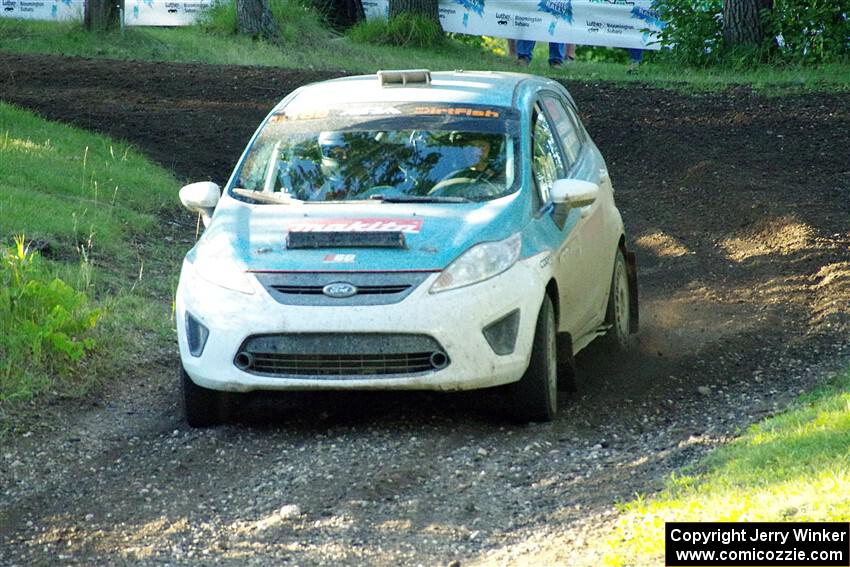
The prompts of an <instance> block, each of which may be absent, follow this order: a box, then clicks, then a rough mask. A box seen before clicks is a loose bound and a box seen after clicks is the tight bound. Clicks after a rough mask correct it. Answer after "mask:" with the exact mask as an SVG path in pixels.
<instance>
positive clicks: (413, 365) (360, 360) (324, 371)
mask: <svg viewBox="0 0 850 567" xmlns="http://www.w3.org/2000/svg"><path fill="white" fill-rule="evenodd" d="M252 370H253V371H254V372H257V373H259V374H277V375H281V374H290V375H297V376H305V375H306V376H342V375H349V376H369V375H380V374H411V373H416V372H427V371H429V370H434V365H433V364H432V363H431V353H430V352H416V353H409V354H406V353H405V354H371V355H370V354H364V355H345V354H322V355H312V356H310V355H303V354H301V355H299V354H273V353H258V354H255V355H254V364H253V366H252Z"/></svg>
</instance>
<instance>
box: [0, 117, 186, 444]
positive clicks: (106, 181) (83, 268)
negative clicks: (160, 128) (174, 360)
mask: <svg viewBox="0 0 850 567" xmlns="http://www.w3.org/2000/svg"><path fill="white" fill-rule="evenodd" d="M177 187H178V182H177V180H176V179H175V178H174V177H173V175H172V174H170V173H169V172H167V171H165V170H163V169H162V168H160V167H158V166H155V165H153V164H151V163H150V162H148V161H147V160H146V159H145V158H144V157H142V156H141V155H140V154H139V153H137V152H136V151H134V150H133V149H132V148H131V147H130V146H128V145H126V144H124V143H121V142H116V141H113V140H110V139H108V138H105V137H103V136H99V135H95V134H91V133H88V132H85V131H82V130H78V129H76V128H72V127H70V126H65V125H62V124H56V123H51V122H48V121H46V120H43V119H41V118H39V117H38V116H36V115H34V114H31V113H29V112H26V111H23V110H20V109H18V108H15V107H13V106H10V105H7V104H4V103H0V211H2V214H0V247H2V248H4V249H5V253H4V260H7V262H5V263H4V269H5V268H7V267H8V268H10V270H6V271H4V272H3V273H4V274H6V275H8V276H9V277H8V278H7V279H8V280H9V281H10V282H13V281H15V279H16V278H17V281H22V282H23V283H22V284H21V285H18V286H17V287H18V288H19V290H20V293H19V294H17V295H13V296H11V298H9V297H5V295H4V297H3V298H0V299H4V298H5V299H9V301H5V299H4V301H3V302H0V303H2V305H0V307H4V306H5V307H9V306H11V307H10V309H6V310H4V309H0V319H2V320H0V323H2V325H3V327H4V329H3V333H4V341H3V342H2V343H0V350H3V349H4V348H5V349H6V350H8V351H9V352H6V353H5V356H2V357H0V358H5V362H6V368H5V370H3V372H0V429H2V428H4V427H5V428H8V427H9V424H8V423H3V421H4V417H6V416H7V412H8V411H10V408H12V407H13V406H15V404H18V403H20V402H22V401H27V400H31V399H33V398H34V397H36V396H38V395H39V394H41V393H43V392H45V391H47V392H53V393H55V394H56V395H79V394H80V393H83V392H85V391H87V390H88V389H89V388H90V387H91V386H92V385H93V384H96V383H98V382H100V381H103V380H104V378H105V377H108V376H115V375H117V374H120V373H123V372H125V371H127V369H128V366H127V365H128V364H130V363H131V362H130V361H134V360H137V359H138V356H143V353H144V352H145V351H146V350H149V349H152V348H153V349H160V348H162V347H163V346H164V345H166V344H168V342H169V341H170V340H172V334H171V330H170V329H171V325H170V323H169V311H170V309H171V299H170V295H171V292H172V289H173V287H174V282H175V280H176V272H175V270H176V267H177V266H178V265H179V254H180V251H181V250H182V248H183V247H175V246H173V245H172V246H169V242H168V239H169V238H171V237H169V236H168V235H169V234H170V232H171V231H170V230H169V224H168V222H166V219H168V218H170V217H172V216H173V215H174V213H175V212H176V211H177V198H176V188H177ZM154 234H155V235H157V236H155V237H154V236H151V235H154ZM20 236H23V241H21V240H20ZM16 237H18V238H17V239H16ZM16 240H17V241H16ZM172 240H173V238H172ZM21 242H23V243H24V246H23V247H24V248H29V252H28V254H29V255H28V254H27V253H25V252H23V251H22V250H21V248H22V246H21ZM33 251H37V253H35V254H33ZM24 272H26V273H24ZM21 274H23V276H22V275H21ZM24 276H25V277H24ZM22 278H24V279H22ZM24 280H26V281H24ZM56 282H59V283H56ZM7 283H8V282H7ZM63 286H64V287H63ZM13 287H14V286H12V285H9V286H7V288H9V289H12V288H13ZM4 291H6V290H4ZM6 295H8V293H7V294H6ZM42 299H43V300H45V301H46V303H53V304H54V305H62V306H64V307H67V309H66V311H67V312H66V313H59V312H57V311H56V310H55V309H52V310H51V309H44V308H42V307H41V306H39V305H38V304H37V303H38V301H40V300H42ZM25 303H26V304H27V305H29V306H30V308H28V309H23V308H22V307H23V306H24V304H25ZM16 309H17V310H16ZM86 310H88V311H86ZM95 312H96V313H97V314H98V316H96V317H95V316H93V315H91V314H92V313H95ZM75 313H79V317H78V319H79V322H82V321H83V320H84V319H85V313H89V317H90V318H89V319H85V321H91V322H92V323H93V322H94V320H96V322H97V325H96V326H95V327H94V328H93V329H91V328H86V329H83V328H82V327H79V325H78V326H76V327H75V326H73V325H71V326H69V325H70V323H71V322H73V321H74V320H75V317H77V315H75ZM4 314H5V315H6V316H5V317H3V315H4ZM91 317H94V320H92V319H91ZM57 318H58V319H57ZM63 325H64V326H63ZM65 330H68V331H69V332H70V331H71V330H76V331H79V335H80V336H79V337H76V336H72V335H71V334H70V333H65ZM57 333H58V334H57ZM62 333H65V336H64V338H63V336H62ZM83 337H84V338H83ZM42 339H43V342H44V344H46V345H48V346H49V345H51V344H54V343H55V345H58V348H59V350H60V351H63V350H64V351H65V354H68V355H70V356H64V357H63V356H59V357H58V359H54V360H49V359H44V360H39V358H38V356H37V355H38V351H39V349H41V347H39V346H38V345H37V344H36V343H37V342H38V341H42ZM83 344H84V345H85V348H84V349H83V350H84V352H85V355H84V356H77V355H78V354H81V351H80V345H83ZM4 345H5V347H4ZM33 353H35V354H33ZM60 354H62V353H61V352H60ZM135 355H138V356H135ZM57 360H59V361H61V362H62V364H58V365H57V364H56V361H57ZM12 361H17V362H15V363H12ZM24 361H25V362H24Z"/></svg>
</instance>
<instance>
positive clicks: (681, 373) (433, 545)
mask: <svg viewBox="0 0 850 567" xmlns="http://www.w3.org/2000/svg"><path fill="white" fill-rule="evenodd" d="M333 75H334V74H333V73H316V72H294V71H282V70H276V69H261V68H236V67H217V66H198V65H175V64H160V63H157V64H148V63H137V62H106V61H92V60H81V59H63V58H57V57H33V56H16V55H3V54H0V99H2V100H4V101H7V102H11V103H14V104H17V105H20V106H23V107H27V108H30V109H33V110H35V111H37V112H39V113H40V114H42V115H43V116H45V117H47V118H50V119H53V120H61V121H65V122H69V123H73V124H76V125H78V126H81V127H83V128H87V129H91V130H97V131H100V132H104V133H107V134H111V135H113V136H116V137H119V138H124V139H127V140H129V141H131V142H132V143H134V144H135V145H136V146H137V147H138V148H139V149H140V150H142V151H143V152H145V153H147V154H148V155H149V156H150V157H152V158H153V159H155V160H156V161H158V162H160V163H162V164H163V165H165V166H167V167H171V168H173V169H174V170H175V171H176V172H177V173H178V175H179V176H181V177H184V178H186V179H187V180H200V179H207V178H211V179H213V180H215V181H218V182H223V181H224V180H225V179H226V177H227V175H228V174H229V169H230V168H231V167H232V165H233V164H234V162H235V160H236V158H237V157H238V155H239V153H240V152H241V150H242V147H243V146H244V144H245V143H246V141H247V140H248V138H249V136H250V135H251V133H252V132H253V130H254V128H255V126H256V124H257V123H258V122H259V120H260V119H261V118H262V116H264V115H265V113H266V112H267V111H268V110H269V108H270V107H271V105H272V104H274V103H275V102H277V101H278V100H279V99H280V98H281V97H282V96H283V95H284V94H285V93H287V92H289V91H290V90H292V89H293V88H295V87H296V86H298V85H299V84H302V83H304V82H307V81H312V80H318V79H322V78H327V77H330V76H333ZM568 86H569V88H570V90H571V92H572V93H573V94H574V96H575V98H576V100H577V102H578V104H579V106H580V108H581V110H582V114H583V118H584V120H585V122H586V125H587V127H588V130H589V131H590V132H591V135H592V136H593V137H594V139H595V140H596V142H597V143H598V145H599V146H600V148H601V149H602V151H603V153H604V154H605V156H606V158H607V160H608V163H609V167H610V170H611V176H612V179H613V180H614V184H615V187H616V188H617V199H618V202H619V205H620V208H621V210H622V211H623V216H624V218H625V221H626V226H627V231H628V233H629V237H630V241H631V245H632V247H633V248H634V249H635V250H636V252H637V254H638V262H639V277H640V282H641V293H642V301H643V303H642V313H641V317H642V323H643V329H642V331H641V333H640V335H639V336H638V344H637V346H636V348H635V350H634V352H633V353H632V355H631V356H630V357H629V358H628V359H623V360H610V359H605V358H604V357H601V356H599V353H596V352H594V350H593V349H592V348H591V349H589V350H588V352H586V353H583V354H582V356H581V357H580V360H579V361H578V362H579V366H580V377H579V392H578V393H577V394H575V395H571V396H567V395H565V396H564V398H563V399H562V400H561V401H562V405H563V407H564V408H565V409H564V410H563V412H562V413H561V415H560V416H559V418H558V419H557V420H556V421H555V422H554V423H552V424H546V425H536V426H528V427H514V426H511V425H509V424H506V423H504V422H503V421H501V420H500V419H499V417H498V416H497V415H496V414H494V413H493V412H491V411H490V410H488V409H487V404H485V403H482V400H484V401H486V399H485V398H482V397H481V396H438V395H433V394H405V395H398V394H381V395H376V394H369V395H345V396H342V395H333V396H304V397H298V398H289V399H277V398H274V399H255V400H252V402H251V403H250V404H247V405H246V407H245V409H244V411H243V412H242V413H243V415H242V421H241V422H240V423H239V424H237V425H235V426H230V427H222V428H219V429H215V430H211V431H191V430H188V429H187V428H186V427H185V426H184V425H183V424H182V422H181V418H180V414H179V410H178V405H177V403H176V400H177V388H176V381H175V380H174V378H173V373H172V372H171V369H170V368H169V367H170V365H171V363H173V362H174V360H176V354H175V355H174V360H166V361H164V362H162V363H152V364H150V365H147V366H145V367H144V368H142V369H140V371H139V372H138V374H137V375H134V376H128V377H126V379H122V380H120V381H119V385H118V386H116V387H115V388H114V389H112V390H110V391H108V392H106V393H105V396H104V397H103V398H102V399H101V400H97V401H93V400H90V401H88V402H84V403H81V404H77V405H73V404H72V405H70V406H69V407H67V408H63V409H61V410H60V414H61V415H62V416H63V422H62V423H61V425H57V427H56V430H55V431H52V432H48V433H43V432H39V433H36V434H34V435H29V436H25V435H20V436H16V437H13V438H10V439H9V440H8V441H7V442H6V446H4V447H3V448H2V451H0V542H2V543H0V563H2V564H4V565H6V564H8V565H16V564H18V565H53V564H55V563H56V562H57V561H58V562H60V563H63V564H85V565H91V564H96V565H116V564H128V565H131V564H132V565H138V564H151V565H158V564H162V563H174V564H196V565H240V566H241V565H246V564H256V565H266V564H269V563H271V562H275V563H277V564H293V565H295V564H298V565H339V564H350V565H362V564H372V565H400V564H411V565H413V564H420V563H421V564H427V565H438V564H447V563H449V562H452V561H459V562H460V563H461V564H463V565H468V564H502V563H510V564H523V563H525V564H530V565H531V564H541V563H548V564H557V565H577V564H589V565H592V564H595V563H596V562H597V559H598V558H595V556H594V553H595V548H596V546H595V545H594V543H595V542H597V543H598V542H600V541H603V540H604V539H605V537H606V532H605V530H606V529H607V528H606V526H608V525H609V521H610V519H611V518H612V517H613V511H612V510H613V508H612V503H613V502H615V501H622V500H628V499H630V498H631V497H632V496H633V494H634V493H636V492H647V491H652V490H654V489H656V488H657V487H659V486H660V485H661V484H662V482H663V480H664V478H665V477H666V475H667V474H668V473H669V472H670V471H671V470H673V469H674V468H676V467H679V466H681V465H683V464H685V463H688V462H692V461H693V460H694V459H695V458H696V457H698V456H699V455H700V454H702V452H704V451H705V450H706V449H707V448H710V447H712V446H714V445H716V444H717V443H718V442H722V440H723V439H725V438H726V437H727V436H729V435H730V434H734V432H735V431H736V430H737V429H738V428H739V427H741V426H743V425H745V424H747V423H750V422H752V421H753V420H756V419H759V418H760V417H762V416H764V415H765V414H769V413H772V412H774V411H776V409H777V408H781V407H782V406H783V405H784V404H785V403H786V402H787V401H788V400H790V399H791V398H793V397H794V396H795V395H796V394H797V393H798V392H799V391H800V390H804V389H807V388H810V387H811V386H812V385H813V384H815V383H816V382H817V381H819V380H821V379H822V377H823V376H824V375H825V374H826V373H828V372H829V371H831V370H833V369H835V368H838V367H840V365H842V364H843V363H844V361H845V360H846V358H847V356H848V355H850V348H849V347H848V345H847V336H848V331H850V316H848V309H847V306H848V304H850V232H848V220H850V156H848V153H847V149H846V144H847V140H848V139H850V96H848V95H837V94H822V95H806V96H794V97H786V98H779V99H767V98H763V97H760V96H758V95H754V94H752V93H750V92H748V91H744V90H740V91H735V92H731V93H724V94H702V95H682V94H674V93H670V92H665V91H660V90H654V89H647V88H641V87H628V88H626V87H615V86H611V85H605V84H584V83H581V84H570V85H568ZM5 127H6V128H9V129H13V128H14V125H6V126H5ZM175 197H176V188H175ZM164 301H168V300H167V298H164Z"/></svg>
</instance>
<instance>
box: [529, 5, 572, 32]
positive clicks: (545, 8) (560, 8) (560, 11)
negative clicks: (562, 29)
mask: <svg viewBox="0 0 850 567" xmlns="http://www.w3.org/2000/svg"><path fill="white" fill-rule="evenodd" d="M537 8H538V9H539V10H540V11H541V12H546V13H547V14H551V15H553V16H555V17H556V18H558V19H561V20H564V21H565V22H567V23H568V24H571V23H573V2H572V0H540V1H539V2H538V3H537ZM553 24H554V22H553ZM549 33H550V34H552V33H554V27H553V26H550V27H549Z"/></svg>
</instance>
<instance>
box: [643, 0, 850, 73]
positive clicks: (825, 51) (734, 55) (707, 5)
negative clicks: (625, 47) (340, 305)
mask: <svg viewBox="0 0 850 567" xmlns="http://www.w3.org/2000/svg"><path fill="white" fill-rule="evenodd" d="M724 4H727V5H726V6H724ZM733 4H735V6H733ZM742 6H743V7H748V8H749V11H747V12H746V13H747V14H749V15H750V16H751V15H752V8H753V7H755V8H756V9H757V11H758V22H757V26H758V27H757V28H752V27H751V28H750V30H749V31H747V29H745V28H746V26H742V25H741V23H742V22H741V21H740V19H736V18H740V17H741V14H743V13H744V11H742V10H740V9H739V8H741V7H742ZM655 8H656V10H657V12H658V14H659V16H660V18H661V19H662V20H663V21H664V22H666V23H667V25H666V26H665V27H664V29H663V31H662V32H661V43H662V45H664V46H667V47H670V48H671V55H672V56H673V57H674V58H675V59H676V60H678V61H681V62H684V63H688V64H696V65H706V64H715V63H743V64H747V63H755V62H803V63H823V62H830V61H841V60H844V59H846V58H847V57H850V0H774V1H773V2H770V1H767V0H727V1H726V2H724V1H723V0H658V1H657V2H656V3H655ZM745 19H746V16H745Z"/></svg>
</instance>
